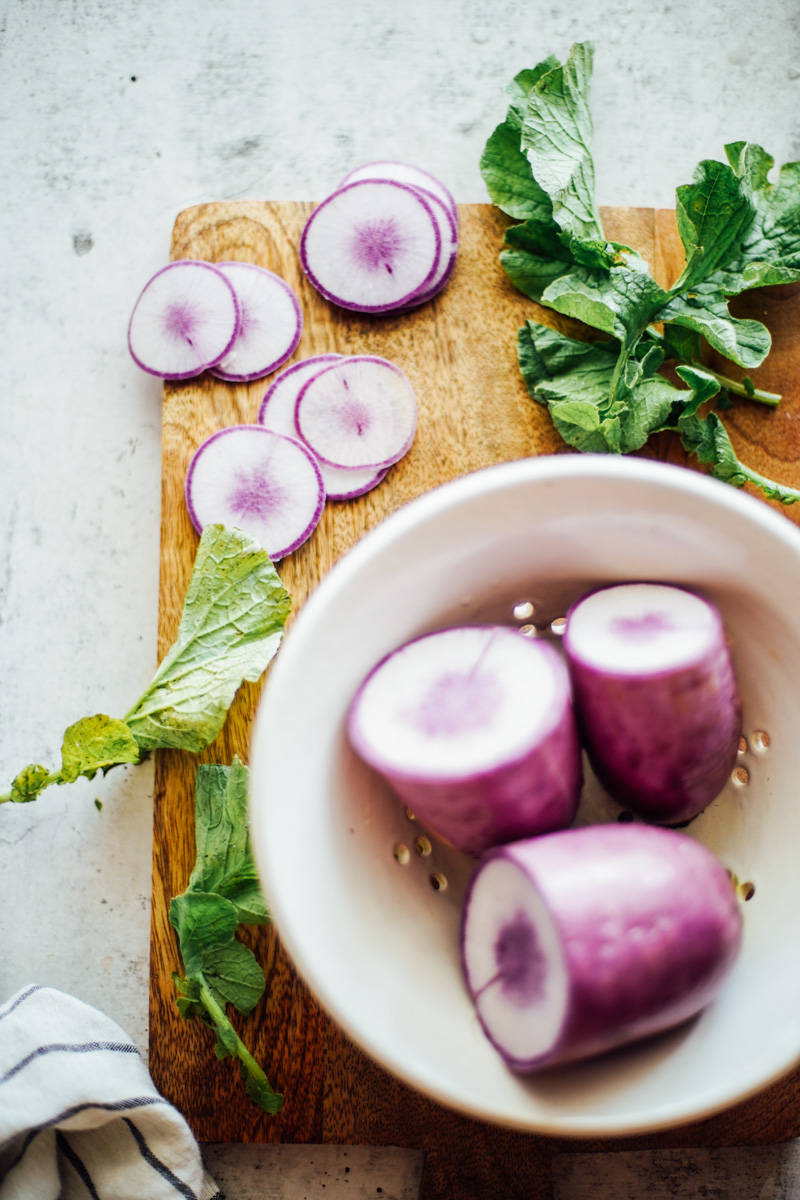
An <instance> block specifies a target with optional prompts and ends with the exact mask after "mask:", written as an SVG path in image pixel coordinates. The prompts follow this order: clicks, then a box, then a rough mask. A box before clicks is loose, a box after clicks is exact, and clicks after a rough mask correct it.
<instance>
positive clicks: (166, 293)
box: [128, 258, 240, 379]
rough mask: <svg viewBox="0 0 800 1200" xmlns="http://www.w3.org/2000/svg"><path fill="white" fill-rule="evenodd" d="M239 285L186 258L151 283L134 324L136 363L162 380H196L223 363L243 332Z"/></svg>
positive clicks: (130, 328)
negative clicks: (238, 297)
mask: <svg viewBox="0 0 800 1200" xmlns="http://www.w3.org/2000/svg"><path fill="white" fill-rule="evenodd" d="M239 325H240V314H239V304H238V301H237V299H236V294H235V292H234V290H233V287H232V286H231V284H230V283H229V282H228V280H227V279H226V278H225V276H224V275H223V273H222V272H221V271H220V270H218V269H217V267H215V266H212V264H211V263H207V262H201V261H199V260H196V259H191V258H184V259H178V260H176V261H175V262H171V263H169V265H168V266H166V267H163V268H162V269H161V270H160V271H158V272H157V273H156V274H155V275H154V276H153V278H152V279H150V280H148V282H147V283H146V284H145V286H144V288H143V289H142V292H141V294H140V296H139V299H138V300H137V301H136V304H135V305H134V309H133V312H132V313H131V319H130V322H129V324H128V348H129V350H130V352H131V355H132V357H133V360H134V362H135V363H136V364H137V366H139V367H141V368H142V370H143V371H147V372H148V373H149V374H150V375H158V376H159V378H161V379H190V378H191V377H192V376H194V375H199V374H200V373H201V372H202V371H205V370H206V369H207V368H208V367H213V366H214V365H215V364H216V363H218V362H221V361H222V359H223V358H224V357H225V355H226V354H227V353H228V351H229V350H230V348H231V346H232V345H233V343H234V341H235V339H236V335H237V333H238V332H239Z"/></svg>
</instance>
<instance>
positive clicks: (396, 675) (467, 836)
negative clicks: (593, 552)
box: [347, 626, 582, 853]
mask: <svg viewBox="0 0 800 1200" xmlns="http://www.w3.org/2000/svg"><path fill="white" fill-rule="evenodd" d="M347 732H348V736H349V739H350V742H351V744H352V746H353V747H354V749H355V750H356V751H357V753H358V754H359V755H360V756H361V758H363V759H364V761H365V762H366V763H368V764H369V766H371V767H373V768H374V769H375V770H377V771H379V772H380V773H381V774H382V775H383V776H384V777H385V778H386V779H387V780H388V782H389V783H390V784H391V786H392V787H393V789H394V790H395V792H397V794H398V795H399V796H400V797H401V798H402V799H403V800H404V801H405V803H406V804H408V805H409V806H410V807H411V808H412V809H413V811H414V812H415V814H416V815H417V816H418V817H419V818H420V819H421V820H422V821H424V822H425V824H426V825H429V826H430V828H431V829H432V830H434V831H435V832H436V833H438V834H439V835H441V836H442V837H443V838H446V839H447V841H449V842H451V843H452V844H453V845H454V846H457V847H458V848H459V849H460V850H467V851H470V852H471V853H480V851H482V850H485V849H486V847H487V846H493V845H496V844H497V843H499V842H504V841H509V840H510V839H513V838H520V837H527V836H529V835H532V834H536V833H545V832H547V831H549V830H553V829H562V828H564V827H565V826H566V825H569V823H570V822H571V821H572V819H573V818H574V816H575V811H576V809H577V805H578V797H579V793H580V788H581V782H582V775H581V757H580V748H579V746H578V737H577V732H576V728H575V721H574V718H573V714H572V705H571V702H570V691H569V679H568V677H567V672H566V668H565V667H564V664H563V661H562V660H561V658H560V656H559V655H558V653H557V652H556V651H555V650H554V649H553V648H552V646H549V645H547V644H546V643H544V642H531V641H529V640H528V639H527V638H525V637H523V636H522V635H521V634H519V633H517V632H516V631H515V630H513V629H508V628H506V627H505V626H467V627H464V628H455V629H445V630H442V631H441V632H438V633H432V634H427V635H425V636H424V637H421V638H417V639H416V640H414V641H412V642H408V643H406V645H404V646H401V647H400V649H398V650H395V651H394V652H393V653H392V654H390V655H389V656H388V657H387V658H385V659H383V661H382V662H380V663H379V664H378V665H377V666H376V667H375V668H374V669H373V671H372V672H371V673H370V674H369V675H368V676H367V678H366V680H365V681H364V683H363V684H362V686H361V688H360V689H359V691H358V693H357V694H356V697H355V699H354V700H353V703H352V705H351V707H350V711H349V714H348V719H347Z"/></svg>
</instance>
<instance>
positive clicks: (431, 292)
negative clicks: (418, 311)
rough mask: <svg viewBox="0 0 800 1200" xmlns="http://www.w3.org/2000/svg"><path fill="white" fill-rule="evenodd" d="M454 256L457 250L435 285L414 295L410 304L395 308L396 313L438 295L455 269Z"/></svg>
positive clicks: (410, 309)
mask: <svg viewBox="0 0 800 1200" xmlns="http://www.w3.org/2000/svg"><path fill="white" fill-rule="evenodd" d="M456 258H457V251H456V252H454V253H453V254H452V256H451V258H450V262H449V264H448V267H447V270H446V271H445V273H444V275H443V276H442V278H441V279H440V280H439V282H438V284H437V285H436V287H434V288H430V289H429V290H427V291H424V292H421V293H420V295H419V296H417V297H415V299H414V300H412V302H411V303H410V304H404V305H403V307H402V308H398V309H397V310H396V311H397V315H398V316H402V315H403V313H409V312H413V311H414V309H415V308H419V307H420V306H421V305H423V304H427V303H428V301H429V300H433V298H434V297H435V296H438V295H439V293H440V292H443V291H444V289H445V288H446V287H447V284H448V283H449V282H450V277H451V275H452V274H453V271H454V270H455V265H456Z"/></svg>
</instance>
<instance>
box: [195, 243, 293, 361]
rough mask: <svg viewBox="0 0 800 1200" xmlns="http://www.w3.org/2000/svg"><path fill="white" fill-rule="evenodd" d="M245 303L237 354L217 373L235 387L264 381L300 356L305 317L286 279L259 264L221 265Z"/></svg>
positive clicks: (232, 353)
mask: <svg viewBox="0 0 800 1200" xmlns="http://www.w3.org/2000/svg"><path fill="white" fill-rule="evenodd" d="M216 266H217V270H219V271H221V272H222V274H223V275H224V276H225V278H226V279H227V280H228V282H229V283H230V284H231V286H232V288H233V290H234V291H235V292H236V298H237V300H238V302H239V309H240V312H241V322H240V325H239V332H238V334H237V336H236V341H235V342H234V343H233V346H232V348H231V350H230V351H229V352H228V354H226V356H225V358H223V359H222V361H221V362H220V363H219V365H218V366H216V367H213V368H212V370H211V374H212V375H215V376H216V378H217V379H225V380H228V381H230V382H232V383H246V382H247V381H248V380H250V379H261V377H262V376H264V375H269V374H270V372H272V371H275V370H277V368H278V367H279V366H281V364H282V363H285V362H286V360H287V358H289V357H290V356H291V355H292V354H294V352H295V350H296V349H297V343H298V342H299V341H300V335H301V333H302V332H303V314H302V313H301V311H300V305H299V304H298V302H297V297H296V296H295V294H294V292H293V291H292V289H291V288H290V287H289V285H288V283H287V282H286V280H285V279H281V277H280V275H276V274H275V273H274V272H273V271H267V270H265V269H264V267H258V266H256V265H255V263H244V262H221V263H217V264H216Z"/></svg>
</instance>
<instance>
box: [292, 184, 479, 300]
mask: <svg viewBox="0 0 800 1200" xmlns="http://www.w3.org/2000/svg"><path fill="white" fill-rule="evenodd" d="M457 253H458V211H457V209H456V205H455V201H454V200H453V197H452V196H451V194H450V192H449V191H448V190H447V188H446V187H445V186H444V184H443V183H441V182H440V181H439V180H438V179H436V178H434V176H433V175H430V174H428V172H427V171H423V170H421V168H419V167H414V166H410V165H409V164H407V163H399V162H374V163H367V164H366V165H365V166H363V167H358V168H357V169H356V170H354V171H351V172H350V173H349V174H348V175H346V176H345V177H344V179H343V180H342V182H341V183H340V184H339V187H338V188H337V190H336V191H335V192H333V193H332V195H330V196H328V198H327V199H326V200H323V201H322V203H321V204H320V205H319V206H318V207H317V208H316V209H315V210H314V212H313V213H312V214H311V216H310V217H309V220H308V223H307V224H306V227H305V229H304V230H303V236H302V238H301V241H300V259H301V262H302V264H303V270H304V271H305V272H306V275H307V276H308V278H309V280H310V281H311V283H312V284H313V285H314V287H315V288H316V289H317V291H318V292H320V293H321V294H322V295H323V296H324V297H325V298H326V299H327V300H330V301H331V302H332V303H334V304H338V305H339V306H340V307H341V308H349V309H352V310H354V311H355V312H363V313H388V312H407V311H408V310H409V309H412V308H417V307H418V306H419V305H420V304H424V303H425V302H426V301H428V300H431V299H432V298H433V297H434V296H436V295H438V293H439V292H440V291H441V290H442V288H443V287H444V286H445V284H446V283H447V281H448V279H449V278H450V276H451V275H452V273H453V268H454V266H455V261H456V255H457Z"/></svg>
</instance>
